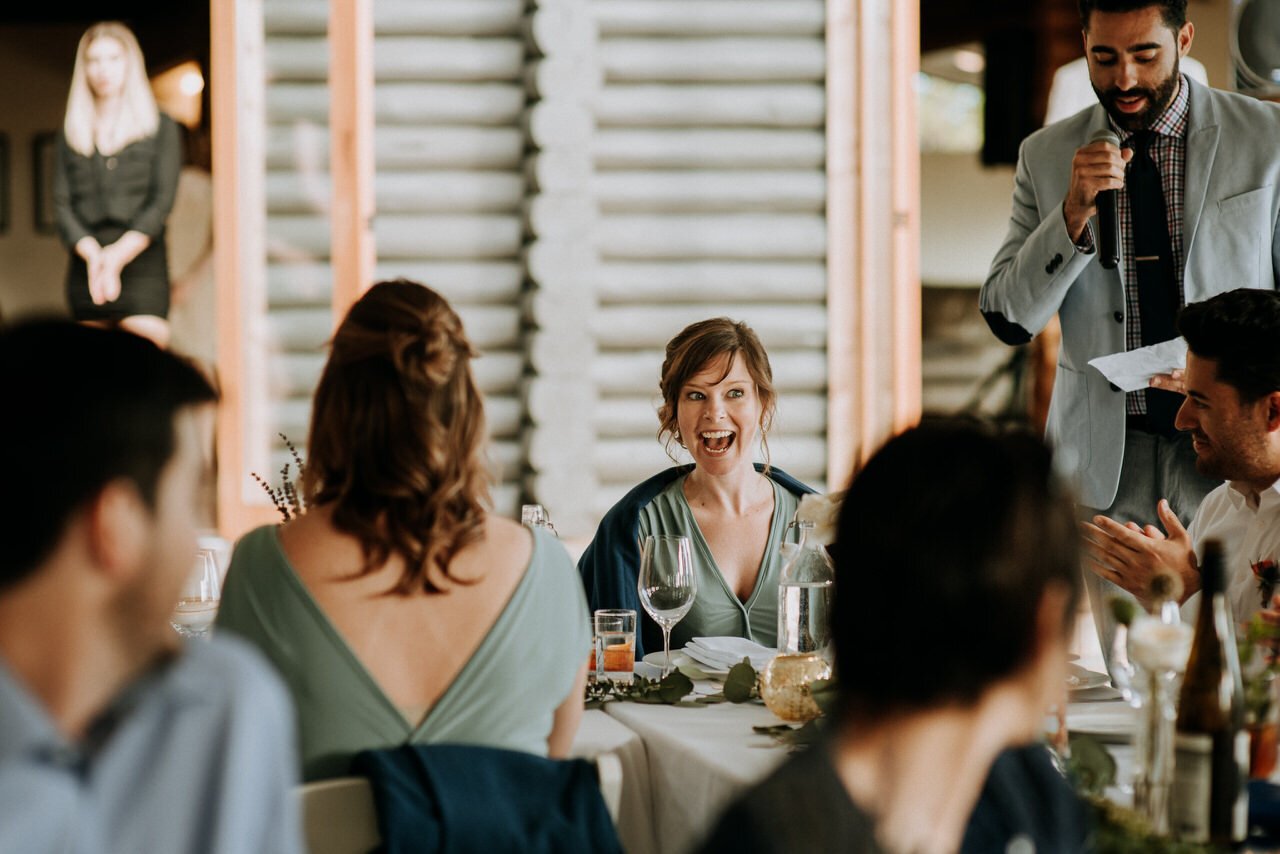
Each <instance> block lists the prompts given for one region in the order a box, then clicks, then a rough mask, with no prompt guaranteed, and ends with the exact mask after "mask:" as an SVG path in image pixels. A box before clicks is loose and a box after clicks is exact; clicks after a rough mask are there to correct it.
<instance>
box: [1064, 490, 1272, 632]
mask: <svg viewBox="0 0 1280 854" xmlns="http://www.w3.org/2000/svg"><path fill="white" fill-rule="evenodd" d="M1156 513H1157V514H1158V515H1159V517H1160V522H1161V524H1163V525H1164V529H1165V530H1164V531H1161V530H1160V529H1159V528H1157V527H1156V526H1155V525H1145V526H1140V525H1138V524H1137V523H1136V522H1128V523H1125V524H1123V525H1122V524H1120V523H1119V522H1117V521H1115V520H1114V519H1111V518H1108V517H1106V516H1101V515H1099V516H1094V517H1093V520H1092V522H1081V523H1080V531H1081V534H1082V536H1083V537H1084V553H1085V566H1087V567H1088V568H1089V569H1090V570H1091V571H1092V572H1093V573H1094V574H1095V575H1098V576H1099V577H1101V578H1105V579H1107V580H1108V581H1110V582H1112V583H1114V584H1116V585H1117V586H1118V587H1120V588H1122V589H1124V590H1127V591H1128V592H1129V593H1132V594H1133V595H1134V596H1135V597H1137V599H1138V601H1140V602H1142V603H1143V604H1144V605H1145V604H1148V603H1149V601H1150V598H1151V596H1150V586H1151V579H1152V578H1153V577H1155V576H1156V575H1157V574H1158V573H1160V572H1171V573H1173V574H1175V575H1177V576H1178V577H1179V578H1180V579H1182V585H1183V596H1182V601H1184V602H1185V601H1186V598H1187V597H1189V596H1190V595H1191V594H1192V593H1195V592H1196V591H1198V590H1199V589H1200V570H1199V567H1198V566H1197V564H1196V557H1195V550H1194V549H1193V548H1192V545H1191V537H1190V536H1189V535H1188V534H1187V530H1186V528H1184V527H1183V526H1182V523H1181V522H1180V521H1179V520H1178V517H1177V515H1176V514H1175V513H1174V512H1173V509H1172V508H1170V507H1169V502H1168V501H1166V500H1164V499H1161V500H1160V503H1159V504H1158V505H1157V506H1156ZM1276 619H1277V621H1278V622H1280V611H1278V612H1277V613H1276Z"/></svg>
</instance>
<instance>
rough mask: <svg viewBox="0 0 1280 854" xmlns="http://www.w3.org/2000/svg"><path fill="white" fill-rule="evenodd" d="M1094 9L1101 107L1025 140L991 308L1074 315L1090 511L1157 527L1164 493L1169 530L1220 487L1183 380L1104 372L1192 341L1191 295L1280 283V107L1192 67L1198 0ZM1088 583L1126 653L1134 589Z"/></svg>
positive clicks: (1090, 56) (1096, 2) (1065, 357)
mask: <svg viewBox="0 0 1280 854" xmlns="http://www.w3.org/2000/svg"><path fill="white" fill-rule="evenodd" d="M1080 17H1081V23H1082V25H1083V30H1084V33H1083V34H1084V46H1085V55H1086V59H1087V61H1088V64H1089V78H1090V82H1091V84H1092V86H1093V89H1094V92H1095V93H1096V94H1097V96H1098V101H1099V103H1098V104H1097V105H1095V106H1092V107H1090V108H1088V109H1086V110H1083V111H1081V112H1080V113H1077V114H1076V115H1075V116H1072V117H1071V118H1068V119H1064V120H1063V121H1061V122H1058V123H1056V124H1053V125H1050V126H1049V127H1047V128H1044V129H1043V130H1040V131H1038V132H1036V133H1034V134H1032V135H1031V136H1030V137H1028V138H1027V139H1026V140H1025V141H1024V142H1023V144H1022V148H1021V151H1020V152H1019V157H1018V168H1017V175H1016V181H1015V186H1014V194H1013V211H1012V215H1011V217H1010V222H1009V232H1008V234H1007V236H1006V237H1005V241H1004V244H1003V245H1002V246H1001V248H1000V250H999V252H998V253H997V254H996V257H995V260H994V261H993V262H992V266H991V272H990V274H989V276H988V278H987V281H986V282H985V283H984V284H983V286H982V293H981V297H980V306H981V310H982V313H983V316H984V318H985V319H986V320H987V323H988V325H990V327H991V329H992V331H993V332H994V333H995V334H996V336H997V337H999V338H1000V339H1001V340H1002V341H1004V342H1005V343H1008V344H1022V343H1025V342H1027V341H1029V340H1030V339H1031V337H1032V335H1034V334H1036V333H1037V332H1039V331H1040V330H1041V329H1042V328H1043V327H1044V326H1045V324H1046V323H1048V322H1049V320H1050V319H1051V318H1052V317H1053V315H1054V313H1055V312H1056V313H1057V314H1058V315H1059V317H1060V319H1061V324H1062V345H1061V349H1060V352H1059V354H1058V369H1057V375H1056V378H1055V381H1054V389H1053V399H1052V403H1051V405H1050V409H1049V420H1048V425H1047V433H1048V436H1049V438H1050V440H1051V441H1052V442H1053V443H1054V445H1055V447H1056V449H1057V455H1058V464H1059V466H1060V468H1061V469H1062V470H1063V472H1064V473H1065V474H1066V475H1068V476H1069V477H1070V478H1071V479H1072V480H1073V482H1074V483H1075V485H1076V488H1077V490H1078V492H1079V497H1080V501H1081V503H1082V505H1083V506H1082V511H1081V512H1082V515H1083V516H1085V517H1086V518H1087V517H1089V516H1093V515H1095V514H1098V513H1102V514H1105V515H1107V516H1109V517H1111V518H1113V519H1116V520H1118V521H1120V522H1122V523H1123V522H1126V521H1130V520H1134V521H1140V522H1141V521H1143V520H1147V519H1150V518H1151V516H1152V515H1153V513H1154V512H1155V508H1156V507H1157V505H1158V502H1159V501H1160V499H1162V498H1165V499H1168V502H1169V507H1170V508H1171V509H1170V511H1169V513H1168V516H1169V518H1168V519H1166V518H1163V517H1164V515H1165V514H1164V513H1163V511H1162V513H1161V515H1162V519H1161V521H1162V522H1164V523H1165V524H1168V522H1169V521H1170V520H1171V519H1172V517H1174V516H1176V517H1177V518H1178V519H1179V520H1181V522H1182V523H1183V524H1185V523H1187V522H1188V521H1189V520H1190V518H1191V516H1192V515H1193V514H1194V513H1195V511H1196V508H1197V507H1198V506H1199V504H1200V499H1201V498H1203V497H1204V495H1205V494H1206V493H1207V492H1208V491H1209V490H1210V489H1212V488H1213V487H1215V486H1216V485H1217V483H1216V482H1215V481H1212V480H1209V479H1207V478H1205V477H1203V476H1201V475H1199V474H1198V473H1197V472H1196V470H1195V452H1194V451H1193V450H1192V447H1191V442H1190V440H1189V439H1188V437H1187V436H1186V435H1180V434H1179V433H1178V432H1177V431H1176V430H1175V429H1174V427H1173V416H1174V413H1175V412H1176V411H1177V408H1178V406H1179V404H1180V402H1181V393H1182V391H1183V389H1182V384H1181V376H1180V372H1174V373H1172V374H1167V375H1160V376H1157V377H1155V378H1154V379H1153V380H1152V388H1149V389H1146V390H1143V391H1138V392H1133V393H1130V394H1125V393H1123V392H1121V391H1120V390H1119V389H1118V388H1116V387H1115V386H1113V385H1111V384H1110V383H1109V382H1108V381H1107V380H1106V378H1105V377H1103V375H1102V374H1101V373H1099V372H1098V371H1097V370H1096V369H1095V368H1092V367H1090V366H1089V364H1088V363H1089V361H1090V360H1091V359H1094V358H1096V357H1098V356H1104V355H1108V354H1111V353H1116V352H1121V351H1125V350H1133V349H1137V348H1139V347H1143V346H1147V345H1150V344H1155V343H1159V342H1161V341H1166V340H1168V339H1171V338H1174V337H1176V335H1177V333H1176V331H1175V329H1174V319H1175V317H1176V316H1177V312H1178V310H1179V309H1180V308H1181V306H1183V305H1185V304H1187V303H1190V302H1198V301H1201V300H1204V299H1206V298H1208V297H1210V296H1212V295H1214V294H1216V293H1220V292H1222V291H1227V290H1232V289H1235V288H1240V287H1247V288H1267V289H1274V288H1276V287H1277V283H1278V282H1280V145H1277V143H1276V142H1275V141H1276V140H1280V106H1278V105H1274V104H1266V103H1262V102H1259V101H1255V100H1253V99H1251V98H1247V97H1245V96H1242V95H1236V94H1231V93H1227V92H1221V91H1217V90H1213V89H1209V88H1207V87H1204V86H1201V85H1200V84H1198V83H1196V82H1194V81H1191V80H1188V78H1187V77H1186V76H1185V75H1183V74H1182V73H1181V72H1180V70H1179V60H1180V59H1181V58H1182V57H1183V56H1185V55H1186V53H1187V50H1188V49H1189V48H1190V47H1191V42H1192V38H1193V36H1194V33H1195V30H1194V27H1193V25H1192V24H1191V23H1190V22H1189V21H1187V19H1186V0H1160V2H1151V0H1137V2H1135V0H1080ZM1104 227H1105V229H1106V233H1105V234H1104V233H1103V228H1104ZM1107 256H1109V257H1107ZM1085 580H1086V583H1087V587H1088V589H1089V597H1090V600H1091V604H1092V607H1093V613H1094V618H1095V620H1096V621H1097V622H1098V630H1099V641H1100V642H1101V645H1102V650H1103V654H1104V656H1106V657H1107V658H1108V659H1109V658H1110V653H1111V637H1112V634H1113V632H1114V624H1113V623H1112V622H1111V620H1110V609H1109V608H1107V607H1106V604H1105V603H1106V598H1107V597H1108V596H1109V595H1111V594H1113V593H1120V589H1119V588H1117V587H1115V586H1114V585H1112V584H1110V582H1108V581H1105V580H1103V579H1101V578H1098V577H1097V576H1095V575H1093V574H1091V573H1086V578H1085Z"/></svg>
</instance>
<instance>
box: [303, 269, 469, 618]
mask: <svg viewBox="0 0 1280 854" xmlns="http://www.w3.org/2000/svg"><path fill="white" fill-rule="evenodd" d="M475 356H476V352H475V351H474V350H473V349H472V347H471V343H470V342H469V341H468V340H467V336H466V333H465V332H464V331H463V328H462V321H461V320H459V319H458V315H457V314H456V313H455V312H454V310H453V309H452V308H451V307H450V306H449V303H448V302H446V301H445V299H444V297H442V296H440V295H439V294H438V293H436V292H435V291H433V290H431V289H430V288H427V287H425V286H423V285H420V284H418V283H416V282H410V281H407V280H403V279H400V280H396V281H391V282H379V283H378V284H376V285H374V286H373V287H372V288H370V289H369V290H368V292H366V293H365V294H364V296H362V297H361V298H360V299H359V300H358V301H357V302H356V303H355V305H353V306H352V307H351V310H350V311H349V312H347V316H346V318H344V319H343V321H342V325H341V326H339V327H338V331H337V332H336V333H335V334H334V336H333V343H332V348H331V351H330V353H329V361H328V363H327V364H326V365H325V368H324V373H323V374H322V375H321V377H320V384H319V386H317V388H316V396H315V404H314V406H313V408H312V414H311V435H310V438H309V440H308V443H307V456H308V459H307V467H306V473H305V475H304V479H303V490H304V492H305V494H306V496H307V500H308V501H309V502H310V503H312V504H315V505H316V506H320V505H332V507H333V526H334V527H335V528H337V529H338V530H340V531H343V532H345V533H348V534H351V535H352V536H354V537H356V539H358V540H359V541H360V546H361V548H362V550H363V552H364V566H363V567H361V569H360V572H359V573H358V575H366V574H368V573H370V572H373V571H374V570H376V569H377V568H378V567H379V566H381V565H383V564H384V563H386V561H387V560H388V559H389V558H390V557H391V555H392V554H396V555H399V556H400V557H402V558H403V559H404V562H405V569H404V573H403V574H402V575H401V577H400V580H399V581H398V582H397V583H396V585H395V587H394V588H392V591H391V592H394V593H397V594H400V595H407V594H411V593H414V592H417V591H419V590H421V591H424V592H426V593H438V592H440V591H442V590H444V589H445V588H446V587H447V585H442V584H441V583H440V581H442V580H447V581H451V582H455V583H456V582H458V579H457V578H455V577H453V576H451V575H450V574H449V563H450V562H451V561H452V560H453V558H454V556H455V555H457V554H458V552H459V551H461V550H462V549H463V548H464V547H466V546H467V545H468V544H470V543H473V542H476V541H477V540H479V539H481V537H483V531H482V525H483V522H484V516H485V512H486V509H487V507H488V504H489V486H490V483H491V479H492V475H491V472H490V470H489V466H488V463H487V459H486V456H485V434H486V431H485V419H484V404H483V401H482V399H481V396H480V392H479V390H478V389H477V388H476V384H475V379H474V378H473V377H472V375H471V364H470V362H471V359H472V358H474V357H475Z"/></svg>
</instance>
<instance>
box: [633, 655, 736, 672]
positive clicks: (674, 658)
mask: <svg viewBox="0 0 1280 854" xmlns="http://www.w3.org/2000/svg"><path fill="white" fill-rule="evenodd" d="M640 660H641V661H643V662H644V663H645V664H652V665H653V666H654V667H658V668H661V667H662V662H663V660H664V659H663V654H662V650H658V651H657V652H651V653H649V654H648V655H646V656H645V657H644V658H642V659H640ZM671 666H672V667H675V668H677V669H678V670H680V672H681V673H683V674H684V675H685V676H688V677H689V678H690V679H710V678H713V677H714V678H718V679H723V678H724V677H726V676H728V675H729V671H728V670H714V669H712V668H709V667H704V666H702V665H701V664H699V663H697V662H696V661H694V660H693V659H692V658H690V657H689V656H687V655H685V653H684V651H683V650H678V649H673V650H671Z"/></svg>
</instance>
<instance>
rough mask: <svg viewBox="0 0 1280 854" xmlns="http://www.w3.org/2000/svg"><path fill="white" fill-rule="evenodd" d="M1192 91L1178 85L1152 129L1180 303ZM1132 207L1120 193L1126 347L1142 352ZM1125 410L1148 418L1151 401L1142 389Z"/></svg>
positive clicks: (1125, 135) (1127, 143) (1129, 142)
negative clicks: (1188, 130) (1184, 201)
mask: <svg viewBox="0 0 1280 854" xmlns="http://www.w3.org/2000/svg"><path fill="white" fill-rule="evenodd" d="M1188 93H1189V87H1188V86H1187V81H1186V78H1185V77H1181V78H1180V79H1179V81H1178V94H1177V95H1176V96H1174V99H1173V103H1172V104H1170V105H1169V107H1168V108H1167V109H1166V110H1165V111H1164V112H1163V113H1161V114H1160V117H1159V118H1157V119H1156V120H1155V121H1154V122H1153V123H1152V124H1151V127H1150V128H1149V130H1150V131H1151V132H1152V134H1154V135H1153V137H1152V139H1151V149H1150V151H1151V159H1152V160H1153V161H1155V164H1156V168H1158V169H1159V170H1160V185H1161V187H1162V188H1163V189H1164V209H1165V213H1166V218H1167V219H1168V223H1169V242H1170V244H1171V245H1172V247H1173V279H1174V282H1175V283H1176V285H1177V288H1178V305H1179V306H1182V305H1183V303H1184V300H1185V297H1184V294H1183V286H1182V274H1183V270H1184V269H1185V268H1186V256H1185V255H1184V254H1183V251H1182V220H1183V217H1182V199H1183V196H1184V195H1185V189H1186V187H1185V178H1186V171H1187V117H1188V115H1189V113H1190V110H1189V109H1188V107H1189V104H1190V100H1191V99H1190V95H1189V94H1188ZM1111 129H1112V130H1114V131H1115V132H1116V136H1118V137H1120V139H1122V140H1124V142H1123V146H1124V147H1125V148H1132V147H1133V145H1134V142H1133V134H1132V133H1130V132H1128V131H1126V130H1124V129H1122V128H1120V127H1118V126H1117V125H1116V124H1115V122H1114V121H1112V122H1111ZM1131 216H1132V215H1131V213H1130V206H1129V193H1128V191H1127V190H1125V189H1123V188H1122V189H1120V190H1117V191H1116V218H1117V219H1119V220H1120V247H1121V252H1122V254H1123V256H1124V257H1123V259H1122V262H1123V264H1124V299H1125V312H1124V314H1125V323H1124V346H1125V349H1126V350H1136V349H1137V348H1139V347H1141V346H1142V316H1141V312H1140V311H1139V310H1138V264H1137V262H1136V261H1135V260H1134V254H1135V253H1134V250H1133V220H1132V218H1131ZM1125 398H1126V399H1125V411H1126V412H1127V413H1129V414H1130V415H1142V414H1145V413H1146V411H1147V401H1146V398H1145V397H1143V394H1142V392H1141V391H1134V392H1130V393H1129V394H1127V395H1126V396H1125Z"/></svg>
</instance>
